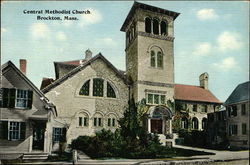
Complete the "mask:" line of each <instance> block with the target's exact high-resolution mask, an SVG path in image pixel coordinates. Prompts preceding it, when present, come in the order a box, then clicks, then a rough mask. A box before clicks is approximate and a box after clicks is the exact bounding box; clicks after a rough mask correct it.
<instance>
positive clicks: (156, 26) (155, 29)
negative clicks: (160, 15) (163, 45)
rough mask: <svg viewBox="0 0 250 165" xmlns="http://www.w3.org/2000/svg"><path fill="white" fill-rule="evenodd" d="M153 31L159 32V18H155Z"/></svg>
mask: <svg viewBox="0 0 250 165" xmlns="http://www.w3.org/2000/svg"><path fill="white" fill-rule="evenodd" d="M153 33H154V34H159V21H158V20H157V19H154V20H153Z"/></svg>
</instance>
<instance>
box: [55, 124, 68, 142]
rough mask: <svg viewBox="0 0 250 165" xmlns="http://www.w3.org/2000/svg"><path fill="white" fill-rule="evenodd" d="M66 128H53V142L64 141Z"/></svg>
mask: <svg viewBox="0 0 250 165" xmlns="http://www.w3.org/2000/svg"><path fill="white" fill-rule="evenodd" d="M65 138H66V128H56V127H54V128H53V142H60V141H65V140H66V139H65Z"/></svg>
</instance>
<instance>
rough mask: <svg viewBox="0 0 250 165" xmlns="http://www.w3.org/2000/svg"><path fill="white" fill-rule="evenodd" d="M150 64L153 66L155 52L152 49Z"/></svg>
mask: <svg viewBox="0 0 250 165" xmlns="http://www.w3.org/2000/svg"><path fill="white" fill-rule="evenodd" d="M150 61H151V66H152V67H155V52H154V51H153V50H152V51H151V60H150Z"/></svg>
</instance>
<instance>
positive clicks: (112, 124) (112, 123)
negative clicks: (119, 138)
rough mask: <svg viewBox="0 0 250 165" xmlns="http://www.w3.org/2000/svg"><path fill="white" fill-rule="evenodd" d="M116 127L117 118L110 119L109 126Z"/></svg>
mask: <svg viewBox="0 0 250 165" xmlns="http://www.w3.org/2000/svg"><path fill="white" fill-rule="evenodd" d="M115 125H116V122H115V118H108V126H109V127H115Z"/></svg>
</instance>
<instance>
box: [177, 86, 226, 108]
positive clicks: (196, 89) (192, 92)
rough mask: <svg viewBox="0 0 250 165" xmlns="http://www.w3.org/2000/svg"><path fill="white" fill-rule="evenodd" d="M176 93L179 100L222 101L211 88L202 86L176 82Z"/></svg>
mask: <svg viewBox="0 0 250 165" xmlns="http://www.w3.org/2000/svg"><path fill="white" fill-rule="evenodd" d="M174 95H175V96H174V97H175V99H177V100H187V101H200V102H210V103H222V102H221V101H220V100H219V99H217V98H216V97H215V96H214V95H213V94H212V93H211V92H210V91H209V90H206V89H203V88H202V87H200V86H193V85H182V84H175V94H174Z"/></svg>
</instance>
